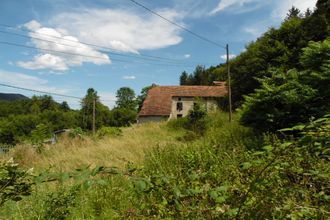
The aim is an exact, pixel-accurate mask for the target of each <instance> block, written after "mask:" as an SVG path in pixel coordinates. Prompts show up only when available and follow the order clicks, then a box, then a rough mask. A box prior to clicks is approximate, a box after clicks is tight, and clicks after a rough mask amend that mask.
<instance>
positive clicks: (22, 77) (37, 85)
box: [0, 70, 70, 94]
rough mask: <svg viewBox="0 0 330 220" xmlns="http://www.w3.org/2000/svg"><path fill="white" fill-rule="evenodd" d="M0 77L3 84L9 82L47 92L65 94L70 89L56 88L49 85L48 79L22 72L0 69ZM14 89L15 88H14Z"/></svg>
mask: <svg viewBox="0 0 330 220" xmlns="http://www.w3.org/2000/svg"><path fill="white" fill-rule="evenodd" d="M0 79H1V82H2V83H4V84H9V85H12V86H18V87H23V88H27V89H34V90H40V91H47V92H55V93H60V94H66V93H68V92H69V91H70V90H68V89H65V88H56V87H53V86H50V85H49V83H48V81H47V80H45V79H41V78H39V77H35V76H30V75H27V74H23V73H16V72H10V71H5V70H0ZM15 91H16V89H15Z"/></svg>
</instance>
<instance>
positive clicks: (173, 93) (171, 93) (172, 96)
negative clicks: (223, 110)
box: [138, 82, 227, 123]
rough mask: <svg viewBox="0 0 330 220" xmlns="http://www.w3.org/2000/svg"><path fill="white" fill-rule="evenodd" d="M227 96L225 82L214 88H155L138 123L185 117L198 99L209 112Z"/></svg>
mask: <svg viewBox="0 0 330 220" xmlns="http://www.w3.org/2000/svg"><path fill="white" fill-rule="evenodd" d="M226 95H227V87H226V86H225V83H224V82H214V86H154V87H152V88H151V89H150V90H149V91H148V95H147V98H146V99H145V100H144V102H143V106H142V108H141V111H140V112H139V118H138V122H139V123H144V122H149V121H163V120H169V119H176V118H181V117H185V116H187V115H188V113H189V111H190V110H191V109H192V108H193V106H194V104H195V103H196V99H197V98H198V100H200V101H201V102H203V103H204V104H205V107H206V109H207V110H208V111H209V110H211V109H215V108H217V106H218V105H217V99H218V98H220V97H224V96H226Z"/></svg>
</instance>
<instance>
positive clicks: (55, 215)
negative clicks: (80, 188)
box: [43, 188, 77, 219]
mask: <svg viewBox="0 0 330 220" xmlns="http://www.w3.org/2000/svg"><path fill="white" fill-rule="evenodd" d="M76 195H77V191H76V189H75V188H72V189H71V190H67V189H65V188H60V189H59V190H57V191H55V192H50V193H48V194H47V195H46V199H45V201H44V210H43V219H66V218H67V217H68V216H69V215H70V212H71V209H72V208H73V207H75V206H76V198H75V197H76Z"/></svg>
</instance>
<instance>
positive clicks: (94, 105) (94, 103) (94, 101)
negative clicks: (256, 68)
mask: <svg viewBox="0 0 330 220" xmlns="http://www.w3.org/2000/svg"><path fill="white" fill-rule="evenodd" d="M95 107H96V98H94V99H93V135H94V134H95Z"/></svg>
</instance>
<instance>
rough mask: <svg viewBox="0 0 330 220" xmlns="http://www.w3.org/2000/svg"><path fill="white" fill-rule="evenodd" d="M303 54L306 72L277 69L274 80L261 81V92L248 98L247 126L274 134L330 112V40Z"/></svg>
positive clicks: (244, 118)
mask: <svg viewBox="0 0 330 220" xmlns="http://www.w3.org/2000/svg"><path fill="white" fill-rule="evenodd" d="M303 51H304V53H303V55H302V56H301V64H302V66H303V67H304V70H301V71H298V70H296V69H292V70H290V71H288V72H284V71H283V70H281V69H276V70H275V72H273V74H272V77H265V78H262V79H259V82H260V83H261V87H260V88H259V89H256V90H255V92H254V93H253V94H251V95H249V96H245V103H244V104H243V106H242V108H241V122H242V123H243V124H245V125H248V126H251V127H253V128H255V129H256V130H260V131H272V132H273V131H276V130H278V129H281V128H285V127H291V126H294V125H296V124H298V123H305V122H308V120H310V118H312V117H314V118H318V117H322V116H323V115H325V114H327V113H329V112H330V88H329V84H330V68H329V67H330V62H329V54H330V41H329V40H325V41H324V42H318V43H316V42H311V43H310V44H309V46H308V47H307V48H305V49H303ZM316 57H317V58H316Z"/></svg>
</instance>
